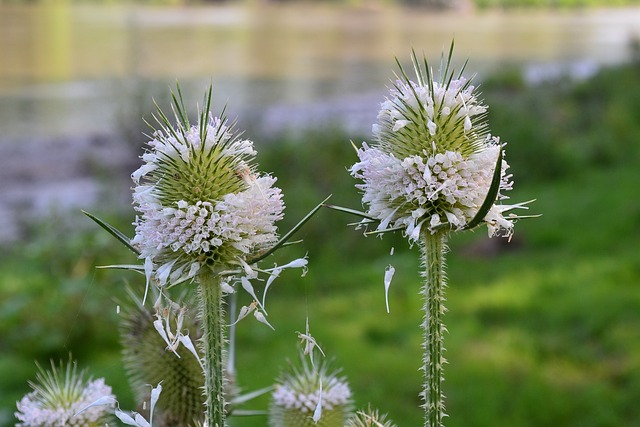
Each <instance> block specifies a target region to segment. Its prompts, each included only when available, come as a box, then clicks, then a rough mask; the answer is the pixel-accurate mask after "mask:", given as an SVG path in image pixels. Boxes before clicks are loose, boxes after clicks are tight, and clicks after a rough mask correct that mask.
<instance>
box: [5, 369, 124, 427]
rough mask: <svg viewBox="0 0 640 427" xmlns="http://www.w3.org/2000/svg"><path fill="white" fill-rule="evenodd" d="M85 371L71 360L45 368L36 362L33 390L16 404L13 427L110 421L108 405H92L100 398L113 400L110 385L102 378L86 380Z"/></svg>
mask: <svg viewBox="0 0 640 427" xmlns="http://www.w3.org/2000/svg"><path fill="white" fill-rule="evenodd" d="M85 374H86V372H85V371H84V370H83V371H80V372H78V368H77V365H76V364H75V363H74V362H72V361H71V360H70V361H69V362H68V363H67V364H66V366H65V365H64V364H63V363H62V362H60V365H59V366H56V365H55V364H54V363H53V361H52V362H51V369H50V370H45V369H43V368H42V367H40V366H39V365H38V373H37V374H36V381H35V382H29V385H30V386H31V388H32V389H33V391H32V392H30V393H28V394H27V395H26V396H24V397H23V398H22V400H20V401H19V402H18V403H17V409H18V411H17V412H16V413H15V416H16V418H17V419H18V421H19V423H18V424H16V427H58V426H86V427H102V426H104V425H105V424H107V423H108V422H109V421H110V420H111V415H110V414H111V412H112V408H110V407H109V406H108V405H99V406H92V404H93V403H94V402H96V401H98V400H100V399H102V400H111V401H114V402H115V396H113V394H112V393H111V387H109V386H108V385H106V384H105V382H104V379H103V378H99V379H97V380H92V379H91V378H89V379H88V380H86V381H85V379H84V377H85Z"/></svg>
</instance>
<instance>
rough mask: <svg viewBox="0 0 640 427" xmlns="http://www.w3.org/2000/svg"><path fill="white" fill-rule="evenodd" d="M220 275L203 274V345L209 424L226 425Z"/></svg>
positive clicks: (220, 426)
mask: <svg viewBox="0 0 640 427" xmlns="http://www.w3.org/2000/svg"><path fill="white" fill-rule="evenodd" d="M220 282H221V280H220V277H219V276H217V275H215V274H213V273H203V274H200V315H201V316H202V328H203V335H202V346H203V350H204V369H205V385H204V387H205V396H206V399H207V400H206V405H207V417H206V419H207V420H208V424H207V425H209V426H211V427H224V426H226V424H225V401H224V368H223V364H222V359H223V353H224V344H225V339H224V328H225V322H224V319H225V317H224V309H223V300H222V288H221V287H220Z"/></svg>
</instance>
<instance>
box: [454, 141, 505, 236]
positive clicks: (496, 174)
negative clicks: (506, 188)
mask: <svg viewBox="0 0 640 427" xmlns="http://www.w3.org/2000/svg"><path fill="white" fill-rule="evenodd" d="M499 148H500V149H499V150H498V161H497V162H496V168H495V169H494V171H493V178H492V179H491V187H489V192H488V193H487V197H486V198H485V199H484V202H483V203H482V206H480V209H478V213H476V216H475V217H473V219H472V220H471V221H469V223H468V224H467V225H466V226H465V227H464V228H463V230H471V229H472V228H474V227H476V226H478V225H479V224H480V223H481V222H482V220H484V217H485V216H487V213H488V212H489V209H491V206H493V204H494V203H495V202H496V198H497V197H498V191H499V190H500V179H501V178H502V145H501V146H500V147H499Z"/></svg>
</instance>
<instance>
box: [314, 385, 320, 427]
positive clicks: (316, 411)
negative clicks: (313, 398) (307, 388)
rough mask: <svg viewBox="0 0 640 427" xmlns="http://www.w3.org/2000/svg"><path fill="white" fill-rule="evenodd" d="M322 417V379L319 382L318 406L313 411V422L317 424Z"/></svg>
mask: <svg viewBox="0 0 640 427" xmlns="http://www.w3.org/2000/svg"><path fill="white" fill-rule="evenodd" d="M320 417H322V379H321V380H320V394H319V395H318V404H317V405H316V409H315V411H313V422H314V423H318V421H320Z"/></svg>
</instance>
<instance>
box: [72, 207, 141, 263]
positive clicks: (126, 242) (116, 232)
mask: <svg viewBox="0 0 640 427" xmlns="http://www.w3.org/2000/svg"><path fill="white" fill-rule="evenodd" d="M82 213H83V214H85V215H86V216H88V217H89V218H91V219H92V220H93V221H94V222H95V223H96V224H98V225H99V226H100V227H102V228H104V229H105V230H107V232H108V233H109V234H111V235H112V236H113V237H115V238H116V239H118V240H119V241H120V243H122V244H123V245H125V246H126V247H127V248H129V249H130V250H131V251H132V252H133V253H135V254H136V255H140V251H139V250H138V249H136V248H134V247H133V246H132V245H131V240H130V239H129V238H128V237H127V236H125V234H124V233H122V232H121V231H120V230H118V229H117V228H115V227H114V226H112V225H110V224H107V223H106V222H104V221H103V220H101V219H100V218H98V217H97V216H95V215H92V214H90V213H89V212H87V211H82Z"/></svg>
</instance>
